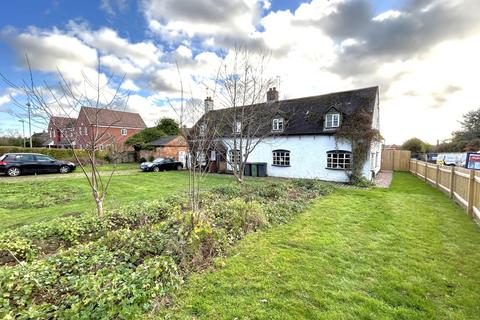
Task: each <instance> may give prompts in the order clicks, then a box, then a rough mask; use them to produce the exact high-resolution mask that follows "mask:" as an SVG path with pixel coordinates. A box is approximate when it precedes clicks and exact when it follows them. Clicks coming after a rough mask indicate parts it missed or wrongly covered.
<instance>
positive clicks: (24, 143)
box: [18, 119, 26, 148]
mask: <svg viewBox="0 0 480 320" xmlns="http://www.w3.org/2000/svg"><path fill="white" fill-rule="evenodd" d="M18 121H20V122H21V123H22V132H23V135H22V137H23V147H24V148H25V147H26V142H25V120H23V119H22V120H18Z"/></svg>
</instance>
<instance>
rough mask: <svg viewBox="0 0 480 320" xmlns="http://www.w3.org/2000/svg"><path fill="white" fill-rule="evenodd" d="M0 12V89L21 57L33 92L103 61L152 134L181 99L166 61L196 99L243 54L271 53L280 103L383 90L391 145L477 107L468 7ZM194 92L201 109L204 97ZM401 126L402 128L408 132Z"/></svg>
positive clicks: (232, 2) (216, 6) (134, 5)
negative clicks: (449, 65)
mask: <svg viewBox="0 0 480 320" xmlns="http://www.w3.org/2000/svg"><path fill="white" fill-rule="evenodd" d="M0 6H1V10H0V23H1V24H0V72H1V73H2V74H4V75H5V76H6V77H7V78H8V79H10V80H13V81H16V82H18V81H20V80H21V79H22V78H25V77H26V73H25V68H24V64H23V57H24V55H25V54H28V56H29V58H30V59H31V60H32V61H33V64H32V65H33V69H34V71H35V74H36V77H38V80H43V79H47V80H49V81H54V79H55V77H54V76H53V75H54V73H55V70H56V68H57V67H59V68H61V69H62V71H65V72H66V73H68V77H70V78H71V79H70V78H69V80H72V81H73V80H75V77H77V76H78V72H80V71H84V70H87V71H89V72H90V71H91V72H93V71H94V69H95V67H94V65H93V62H92V61H94V60H95V57H99V58H100V61H101V63H102V66H103V68H102V73H105V74H109V73H114V74H117V75H118V74H123V73H125V74H126V80H127V84H126V85H125V88H127V89H128V90H130V91H131V96H132V99H131V100H132V101H131V102H130V103H129V109H130V110H131V111H136V112H139V113H140V114H141V115H142V117H144V118H145V120H146V122H147V123H148V124H152V123H153V122H154V121H155V120H157V119H158V118H160V117H164V116H172V117H175V114H174V113H172V110H171V108H170V107H169V106H167V103H166V101H167V98H168V99H172V100H175V99H176V98H178V90H177V88H176V87H177V85H178V79H175V77H176V74H177V72H176V68H175V65H174V61H177V62H179V63H180V66H181V68H182V73H183V74H184V75H185V77H186V78H187V79H189V80H190V81H193V87H195V84H196V83H195V80H194V79H207V78H208V77H209V74H210V75H211V74H212V73H213V72H214V70H215V66H216V65H218V64H219V63H221V62H222V61H224V59H226V57H228V54H229V52H231V50H232V48H233V47H234V46H235V45H236V44H239V43H241V44H245V45H248V46H249V47H251V48H254V50H262V51H268V52H271V53H272V57H273V58H272V62H271V64H272V66H271V69H270V70H271V71H272V76H278V77H280V78H281V80H282V82H281V83H282V87H281V90H282V91H281V97H284V98H291V97H300V96H306V95H315V94H321V93H326V92H331V91H340V90H347V89H353V88H357V87H363V86H371V85H379V86H380V90H381V92H382V97H381V98H382V101H381V106H382V109H381V110H382V128H383V130H382V131H384V136H385V137H386V138H387V142H391V143H394V142H395V143H401V142H402V141H403V140H405V139H407V138H409V137H410V136H413V135H416V136H419V137H420V138H424V139H426V140H429V141H431V142H433V141H435V140H436V139H444V138H448V136H449V133H450V132H451V131H452V130H454V129H456V127H457V125H458V124H457V120H458V119H460V118H461V115H462V114H463V113H465V112H466V111H468V110H470V109H472V108H474V107H475V106H474V105H473V104H472V102H471V100H472V97H474V96H475V95H474V91H475V89H474V84H473V75H471V74H470V73H471V67H470V68H469V64H470V65H471V63H476V60H475V61H474V56H475V54H476V53H477V51H478V46H476V45H475V43H478V42H477V40H478V37H479V24H480V23H479V22H478V19H477V18H476V17H475V15H474V14H473V13H474V12H478V9H480V4H479V3H478V1H475V0H463V1H462V0H453V1H446V0H383V1H380V0H377V1H368V0H331V1H327V0H313V1H287V0H278V1H275V0H271V1H268V0H262V1H255V0H218V1H214V0H199V1H194V2H192V1H188V0H176V1H173V0H163V1H155V0H141V1H128V0H103V1H65V0H64V1H61V0H57V1H45V0H39V1H26V0H18V1H4V2H2V4H1V5H0ZM463 50H470V51H469V52H470V53H465V52H463ZM456 57H458V60H461V61H462V62H461V64H460V66H457V68H456V69H453V70H452V71H449V76H448V77H447V76H445V75H436V74H435V72H436V71H437V70H439V68H445V66H446V59H447V58H450V59H452V58H453V59H454V58H456ZM470 59H472V61H470ZM76 74H77V75H76ZM433 74H435V76H433ZM197 87H198V86H197ZM194 91H195V95H196V96H197V97H198V98H199V99H202V98H203V96H204V94H205V88H196V87H195V89H194ZM9 92H10V91H9V89H8V87H7V86H6V85H5V84H4V83H1V84H0V130H3V131H5V130H8V129H16V130H20V129H21V127H20V123H19V122H18V119H17V118H15V117H12V116H11V115H10V114H9V113H7V112H5V111H8V110H15V106H14V105H13V104H12V102H11V101H9V98H8V94H9ZM17 98H18V99H21V95H19V96H17ZM412 113H415V114H417V115H419V118H422V117H436V119H438V120H437V121H434V122H432V123H429V124H428V125H426V126H425V124H422V122H421V120H417V119H414V120H409V119H410V118H409V115H410V114H412ZM399 119H401V120H404V121H410V122H409V125H411V130H408V132H406V130H404V129H402V128H401V127H400V125H399V121H398V120H399ZM36 130H37V131H38V130H41V125H38V124H36Z"/></svg>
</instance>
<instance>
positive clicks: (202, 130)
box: [200, 123, 207, 136]
mask: <svg viewBox="0 0 480 320" xmlns="http://www.w3.org/2000/svg"><path fill="white" fill-rule="evenodd" d="M206 134H207V124H206V123H202V124H201V125H200V135H201V136H204V135H206Z"/></svg>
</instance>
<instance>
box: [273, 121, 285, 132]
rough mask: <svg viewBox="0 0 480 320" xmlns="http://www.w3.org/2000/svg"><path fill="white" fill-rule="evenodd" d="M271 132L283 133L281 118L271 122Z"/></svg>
mask: <svg viewBox="0 0 480 320" xmlns="http://www.w3.org/2000/svg"><path fill="white" fill-rule="evenodd" d="M272 131H283V118H275V119H273V120H272Z"/></svg>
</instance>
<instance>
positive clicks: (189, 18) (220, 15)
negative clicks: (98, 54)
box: [143, 0, 269, 39]
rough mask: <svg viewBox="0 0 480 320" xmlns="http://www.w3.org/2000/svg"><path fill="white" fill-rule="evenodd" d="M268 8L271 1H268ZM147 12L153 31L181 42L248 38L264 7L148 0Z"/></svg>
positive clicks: (236, 1)
mask: <svg viewBox="0 0 480 320" xmlns="http://www.w3.org/2000/svg"><path fill="white" fill-rule="evenodd" d="M267 7H269V1H264V2H263V8H267ZM143 10H144V13H145V16H146V18H147V20H148V23H149V27H150V29H151V30H152V31H154V32H156V33H159V34H161V35H163V36H166V37H169V38H171V39H177V38H181V37H190V38H191V37H193V36H196V35H200V36H208V35H216V36H217V35H225V34H230V35H234V34H235V35H237V36H247V35H249V34H251V33H253V32H254V31H255V25H256V23H257V21H258V19H259V17H260V11H261V7H260V4H259V3H258V1H257V0H199V1H190V0H144V1H143Z"/></svg>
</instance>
